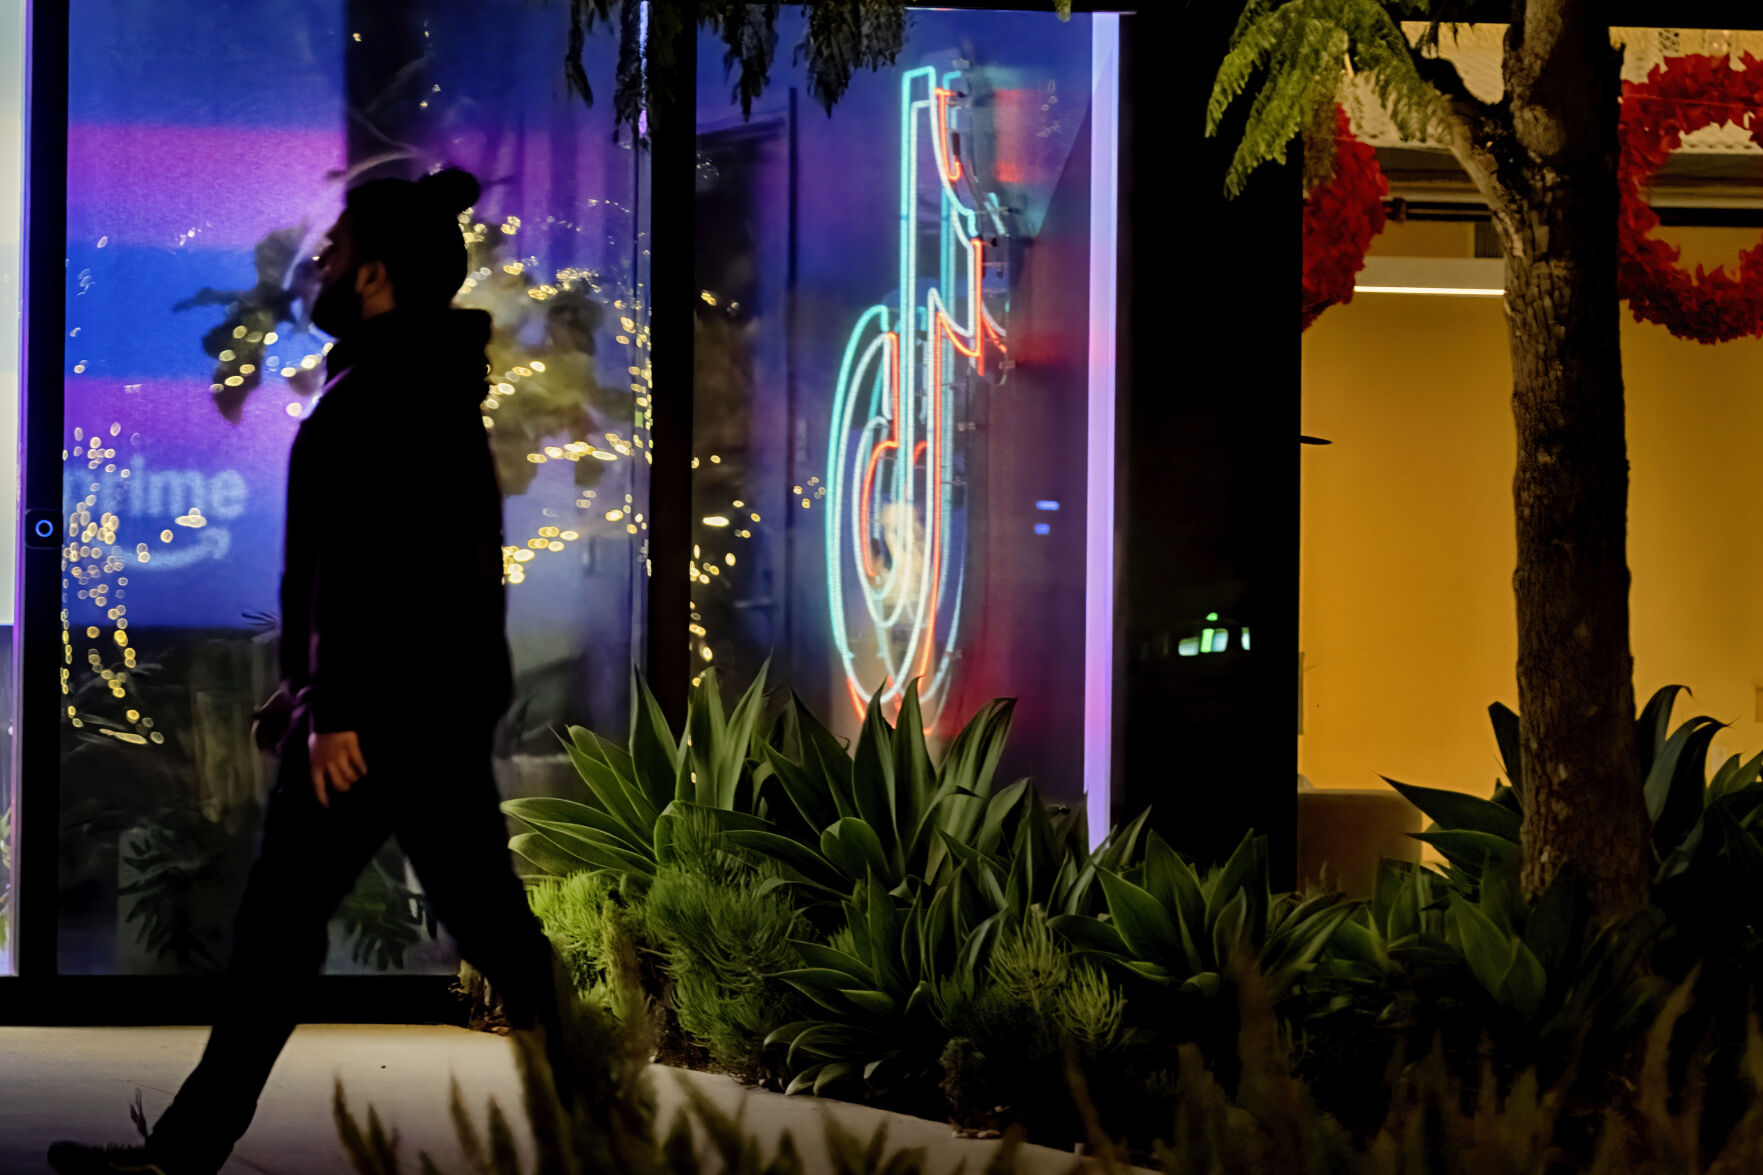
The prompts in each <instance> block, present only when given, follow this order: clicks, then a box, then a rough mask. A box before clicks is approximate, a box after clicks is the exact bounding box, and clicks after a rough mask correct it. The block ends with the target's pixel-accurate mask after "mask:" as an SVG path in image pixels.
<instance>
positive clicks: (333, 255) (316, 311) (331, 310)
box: [312, 223, 362, 338]
mask: <svg viewBox="0 0 1763 1175" xmlns="http://www.w3.org/2000/svg"><path fill="white" fill-rule="evenodd" d="M342 235H343V233H342V225H341V224H340V223H339V224H338V226H337V227H336V228H333V229H332V230H331V233H330V237H329V239H328V240H327V241H326V242H325V245H324V249H323V251H322V252H320V253H319V255H318V258H317V260H318V267H319V271H320V273H321V274H322V275H323V276H322V278H321V280H323V282H324V285H323V286H321V287H320V288H319V291H318V297H317V298H315V299H313V302H312V324H313V325H314V326H316V327H318V329H319V330H321V331H323V332H324V333H325V334H327V335H331V336H332V337H334V338H342V337H343V336H344V335H346V334H349V333H350V332H352V331H353V330H354V329H355V328H356V327H358V326H360V325H361V321H362V319H361V295H360V294H359V293H358V292H357V291H356V289H355V279H356V275H357V274H359V273H360V272H361V266H360V264H359V263H357V264H354V265H346V266H345V265H340V264H338V262H339V259H340V258H341V257H342V255H343V253H344V250H343V241H342Z"/></svg>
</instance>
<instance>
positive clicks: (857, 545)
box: [826, 66, 1005, 721]
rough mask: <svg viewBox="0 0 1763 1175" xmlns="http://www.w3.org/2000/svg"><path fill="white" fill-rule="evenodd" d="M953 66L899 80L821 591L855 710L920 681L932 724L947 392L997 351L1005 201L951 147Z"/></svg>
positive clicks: (844, 388) (953, 471) (955, 578)
mask: <svg viewBox="0 0 1763 1175" xmlns="http://www.w3.org/2000/svg"><path fill="white" fill-rule="evenodd" d="M960 78H961V75H960V73H959V72H951V73H948V74H945V75H943V78H942V79H941V81H940V82H939V81H938V78H937V72H936V70H935V69H934V68H932V67H928V66H927V67H925V68H922V69H915V70H912V71H910V72H908V73H907V74H905V75H904V76H903V77H902V78H901V79H900V203H899V218H900V228H899V231H900V242H899V286H898V289H897V291H896V296H895V301H894V304H893V305H889V304H887V303H885V302H884V303H878V304H876V305H874V306H871V307H870V308H869V309H868V310H866V311H864V313H863V315H862V316H861V317H860V318H859V319H858V320H857V324H856V326H855V327H854V328H853V329H852V331H851V334H850V337H849V339H848V340H847V341H846V344H845V353H844V359H843V362H842V363H841V364H840V367H839V379H838V384H837V386H836V388H835V390H834V394H833V409H832V422H831V428H830V435H829V436H828V440H827V452H828V467H829V469H830V471H831V472H830V475H829V478H828V483H829V490H830V492H829V500H828V502H827V512H826V550H827V572H828V574H827V587H828V599H829V603H830V605H831V616H832V631H833V640H834V643H835V644H836V645H837V647H838V650H839V657H840V659H841V661H842V662H843V665H844V671H845V684H846V688H847V690H848V692H849V694H850V697H851V702H852V705H853V706H854V707H855V708H856V710H857V712H858V713H859V714H861V713H862V712H863V710H864V706H865V701H866V698H867V695H868V694H869V693H870V692H871V691H872V690H874V689H876V687H877V686H878V685H880V687H881V689H882V702H883V704H884V706H888V707H891V708H897V707H898V705H899V703H900V701H901V699H902V697H903V696H904V694H905V690H906V687H907V685H908V684H909V683H911V682H913V681H917V682H918V683H919V694H920V698H921V700H922V702H923V705H924V708H925V716H926V719H927V721H929V720H933V719H934V716H935V715H936V713H937V712H938V710H939V709H940V708H941V706H942V704H943V701H944V700H945V699H946V698H947V696H948V693H949V684H950V680H951V676H952V674H953V672H954V665H955V662H956V660H957V657H956V637H957V635H958V634H959V631H960V623H961V602H962V601H961V597H962V588H963V586H964V584H965V582H966V566H965V553H966V552H965V549H964V548H965V539H966V524H965V518H964V517H963V511H964V506H965V502H964V500H959V501H958V500H957V499H958V494H957V493H956V489H957V481H956V477H957V468H958V465H959V464H960V462H958V458H964V456H965V454H963V453H962V452H960V451H959V449H958V444H959V442H958V440H957V435H958V430H957V428H956V423H957V421H956V407H957V401H956V393H957V391H958V390H959V389H960V388H962V387H963V386H965V385H964V381H966V380H967V379H968V378H969V377H970V376H977V377H985V376H987V375H988V371H987V368H988V366H990V367H991V368H992V369H993V372H994V373H995V372H996V370H997V368H998V366H999V363H1000V360H1001V357H1002V355H1003V353H1004V350H1005V347H1004V333H1005V332H1004V327H1003V326H1002V325H1001V324H1000V322H999V316H1001V315H1002V314H1003V313H1004V309H1003V297H1002V295H1001V294H1000V295H999V296H998V297H997V299H996V300H997V302H998V303H999V310H998V315H994V314H993V313H992V310H991V308H990V307H988V305H987V292H986V281H985V276H986V269H987V266H988V265H991V266H993V267H994V268H995V269H998V268H1001V266H999V263H998V262H997V261H996V260H993V259H991V258H988V255H987V251H988V248H992V249H995V248H996V247H997V245H998V244H999V243H1000V242H1001V240H1002V238H1003V237H1004V235H1005V228H1004V222H1003V216H1002V213H1003V208H1002V207H1001V206H1000V204H999V202H998V198H997V195H996V194H995V193H992V192H985V193H983V195H982V193H981V191H980V188H979V187H978V184H977V183H976V176H975V173H974V168H973V166H972V161H971V159H966V160H964V159H963V157H962V151H961V136H960V132H959V130H958V129H957V125H956V115H957V114H958V113H959V112H962V111H963V110H965V109H966V107H965V106H964V105H963V102H962V99H963V97H964V96H963V95H962V94H961V93H959V92H958V90H957V88H956V87H957V84H958V83H959V81H960ZM925 131H928V132H929V136H928V137H929V139H930V144H929V146H930V152H929V154H930V157H931V158H930V162H931V165H932V166H934V167H935V169H936V173H937V181H938V182H937V184H936V188H937V189H939V190H938V193H937V198H936V202H935V207H936V209H937V212H936V215H935V216H934V217H931V216H929V215H927V214H926V211H925V210H926V209H927V208H928V207H929V206H930V202H929V201H927V200H924V199H922V198H921V196H923V195H925V194H924V193H921V192H920V190H919V187H920V185H919V168H920V166H921V164H922V163H924V162H925V159H924V154H925V153H924V151H923V145H922V143H921V138H922V137H923V132H925ZM982 217H983V218H984V220H985V223H986V225H987V228H988V230H989V231H988V234H987V235H986V236H982V234H981V231H980V226H981V223H982ZM926 222H928V223H926ZM933 234H934V237H935V241H936V244H935V248H936V251H937V262H936V265H937V274H936V278H935V281H934V283H933V282H931V281H930V280H929V277H928V275H923V274H921V272H920V268H919V265H920V257H919V253H920V244H921V241H922V240H923V239H924V238H928V237H930V236H932V235H933ZM988 236H989V241H990V244H989V245H988ZM997 284H998V285H999V286H1000V287H1001V286H1002V285H1003V284H1004V283H1003V282H1002V281H999V282H998V283H997Z"/></svg>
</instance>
